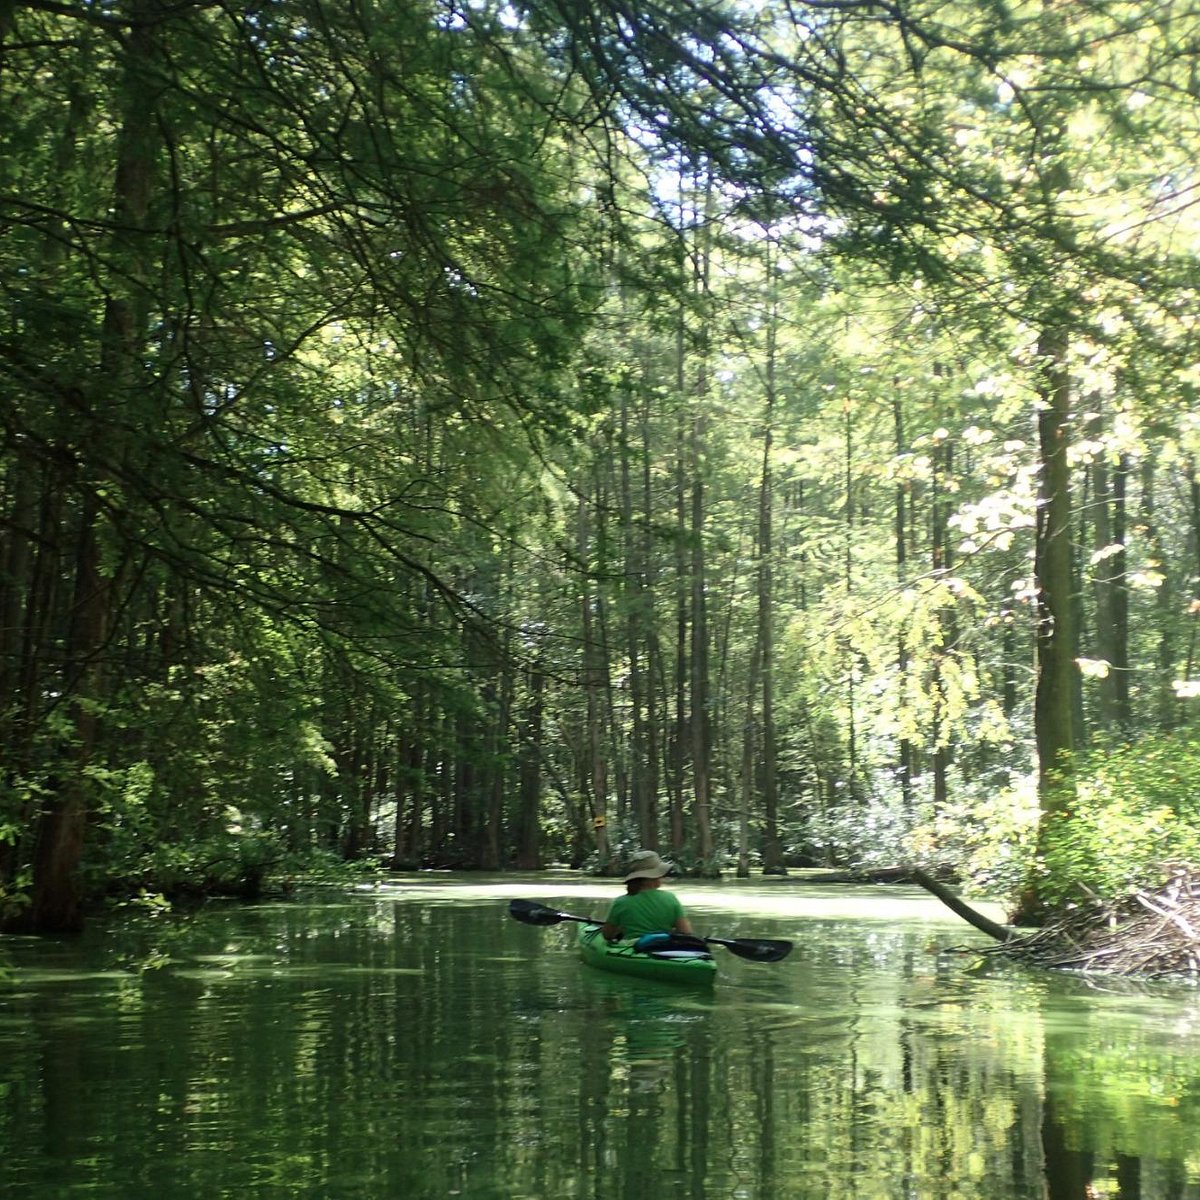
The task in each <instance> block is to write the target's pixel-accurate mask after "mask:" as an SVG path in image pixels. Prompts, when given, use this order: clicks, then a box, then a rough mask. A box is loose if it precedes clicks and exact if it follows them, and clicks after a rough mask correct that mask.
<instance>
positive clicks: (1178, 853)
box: [1040, 735, 1200, 905]
mask: <svg viewBox="0 0 1200 1200" xmlns="http://www.w3.org/2000/svg"><path fill="white" fill-rule="evenodd" d="M1077 779H1078V792H1077V799H1076V803H1075V807H1074V808H1073V809H1072V810H1071V811H1070V812H1065V813H1062V814H1060V815H1058V816H1057V817H1056V818H1055V819H1054V820H1053V821H1052V822H1051V823H1050V824H1049V826H1048V828H1047V829H1046V831H1045V833H1044V835H1043V837H1042V840H1041V846H1040V863H1041V868H1042V870H1043V871H1044V872H1045V876H1046V883H1045V889H1046V894H1047V896H1048V897H1049V898H1050V899H1051V900H1052V902H1057V903H1059V904H1063V905H1065V904H1069V903H1071V902H1075V901H1078V900H1079V899H1080V898H1081V897H1082V896H1085V895H1092V894H1094V895H1095V896H1097V897H1098V898H1099V899H1101V900H1103V901H1113V900H1120V899H1122V898H1123V897H1125V896H1128V895H1130V894H1131V893H1133V892H1136V891H1139V890H1141V889H1151V890H1153V889H1156V888H1158V887H1160V886H1162V884H1164V883H1165V882H1166V880H1167V879H1168V877H1169V876H1170V874H1171V868H1172V867H1173V866H1184V867H1190V868H1192V869H1193V870H1194V869H1195V867H1196V866H1197V865H1198V864H1200V742H1197V741H1196V740H1195V739H1194V738H1192V737H1190V736H1188V735H1176V736H1150V737H1145V738H1142V739H1140V740H1139V741H1137V742H1136V743H1133V744H1131V745H1128V746H1113V747H1110V748H1108V749H1106V750H1104V751H1097V752H1094V753H1092V754H1090V755H1088V756H1086V757H1085V758H1084V759H1082V761H1081V762H1080V763H1079V767H1078V771H1077Z"/></svg>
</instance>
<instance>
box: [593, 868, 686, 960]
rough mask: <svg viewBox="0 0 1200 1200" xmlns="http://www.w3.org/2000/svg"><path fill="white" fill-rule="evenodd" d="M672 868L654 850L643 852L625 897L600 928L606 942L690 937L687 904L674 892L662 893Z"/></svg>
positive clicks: (628, 880)
mask: <svg viewBox="0 0 1200 1200" xmlns="http://www.w3.org/2000/svg"><path fill="white" fill-rule="evenodd" d="M671 869H672V865H671V863H669V862H665V861H664V860H663V859H661V858H659V857H658V855H657V854H655V852H654V851H653V850H639V851H637V853H636V854H634V856H633V858H632V859H630V862H629V874H628V875H626V876H625V895H624V896H618V897H617V898H616V899H615V900H614V901H613V902H612V904H611V905H610V906H609V910H608V917H607V919H606V920H605V922H604V924H603V926H602V927H601V929H600V932H601V934H602V935H603V936H604V938H605V940H607V941H610V942H615V941H616V940H617V939H618V938H636V937H640V936H641V935H642V934H644V933H684V934H690V933H691V932H692V926H691V924H690V923H689V921H688V919H687V917H686V916H684V913H683V905H682V904H680V903H679V897H678V896H676V895H675V893H674V892H665V891H663V890H662V881H663V878H664V877H665V876H666V875H668V874H669V873H670V871H671Z"/></svg>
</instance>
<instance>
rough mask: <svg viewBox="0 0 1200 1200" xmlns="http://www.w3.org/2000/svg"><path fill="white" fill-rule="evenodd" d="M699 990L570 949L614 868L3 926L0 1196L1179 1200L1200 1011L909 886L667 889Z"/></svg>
mask: <svg viewBox="0 0 1200 1200" xmlns="http://www.w3.org/2000/svg"><path fill="white" fill-rule="evenodd" d="M671 886H672V887H673V889H674V890H675V891H677V892H678V893H679V895H680V897H681V898H682V899H683V901H684V903H685V905H686V906H687V909H688V912H689V915H690V916H691V918H692V923H693V925H694V926H695V927H696V929H697V930H698V931H699V932H701V933H706V934H711V935H716V936H721V937H739V936H740V937H770V938H790V939H792V940H793V941H794V942H795V943H796V946H795V950H794V951H793V952H792V954H791V955H790V956H789V957H788V958H786V959H784V960H783V961H782V962H777V963H768V964H764V963H754V962H747V961H743V960H741V959H739V958H737V957H735V956H734V955H732V954H730V953H729V952H728V951H727V950H725V949H722V948H720V947H717V948H715V949H714V954H715V955H716V956H718V958H719V964H720V971H719V976H718V979H717V982H716V985H715V986H714V987H712V988H711V989H709V990H700V991H697V990H695V989H688V988H680V987H675V986H672V985H671V984H667V983H657V982H639V981H638V980H634V979H628V978H625V977H621V976H616V975H609V974H607V973H605V972H602V971H597V970H595V969H593V968H590V967H586V966H584V965H583V964H582V963H581V962H580V960H579V958H578V956H577V952H576V949H575V937H576V930H577V927H576V926H575V925H573V924H569V923H564V924H561V925H556V926H553V927H550V928H532V927H530V926H528V925H523V924H520V923H518V922H516V921H513V920H511V919H510V918H509V916H508V911H507V909H508V902H509V901H510V900H511V899H513V898H514V897H526V898H529V899H532V900H536V901H538V902H540V903H543V904H546V905H549V906H552V907H555V908H558V909H562V910H565V911H567V912H572V913H578V914H581V915H584V916H588V915H591V914H592V913H597V912H603V911H604V907H605V902H606V901H607V900H608V899H610V898H611V897H613V896H614V895H616V894H617V892H618V891H619V890H620V885H619V883H610V882H608V881H602V880H597V879H593V878H589V877H583V876H579V875H575V874H568V873H562V874H545V875H538V876H536V877H532V878H528V879H525V880H524V881H522V880H521V879H518V878H516V877H514V876H506V877H500V876H484V875H453V874H412V875H401V876H395V877H389V878H388V879H387V880H386V881H385V882H382V883H380V884H377V885H375V884H372V885H364V886H362V887H358V888H347V889H342V890H338V891H332V892H331V891H325V892H312V893H301V894H299V895H298V896H297V898H295V899H291V900H288V901H280V902H272V903H260V904H255V905H236V904H232V903H231V904H209V905H207V906H205V907H204V908H202V909H200V910H199V911H197V912H194V913H191V914H189V915H186V916H179V915H173V914H169V913H168V914H152V913H145V914H142V913H127V914H124V915H120V916H115V917H108V918H105V919H103V920H97V921H95V922H94V923H93V924H92V926H91V927H90V928H89V929H88V930H87V932H86V933H84V934H83V935H82V936H80V937H78V938H74V939H69V940H45V939H38V940H35V939H26V938H15V937H14V938H2V939H0V1196H2V1197H4V1200H34V1198H36V1200H50V1198H53V1200H62V1198H66V1197H113V1198H120V1200H139V1198H141V1197H147V1198H151V1197H152V1198H154V1200H190V1198H192V1197H196V1198H197V1200H199V1198H201V1197H202V1198H204V1200H218V1198H220V1197H233V1196H236V1197H239V1198H246V1197H262V1198H275V1197H279V1198H281V1200H282V1198H284V1197H287V1198H288V1200H296V1198H308V1197H313V1198H321V1200H357V1198H363V1200H390V1198H393V1197H394V1198H397V1200H444V1198H445V1197H463V1198H465V1200H484V1198H487V1200H566V1198H571V1197H580V1198H584V1197H587V1198H591V1200H643V1198H645V1200H649V1198H651V1197H653V1198H661V1197H693V1198H696V1200H700V1198H707V1200H718V1198H724V1197H729V1198H731V1200H732V1198H738V1200H859V1198H861V1200H901V1198H905V1200H907V1198H919V1200H933V1198H938V1197H946V1198H950V1197H954V1198H957V1200H975V1198H979V1200H1008V1198H1016V1197H1020V1198H1023V1200H1024V1198H1031V1200H1032V1198H1035V1197H1036V1198H1046V1197H1049V1198H1050V1200H1065V1198H1070V1200H1083V1198H1084V1197H1090V1198H1092V1200H1095V1198H1099V1197H1111V1198H1116V1197H1120V1198H1121V1200H1195V1198H1200V998H1198V997H1197V994H1196V992H1195V990H1194V989H1191V988H1186V987H1183V986H1181V985H1168V984H1157V985H1151V984H1145V983H1142V984H1137V983H1131V982H1129V981H1127V980H1115V979H1114V980H1105V979H1102V978H1086V977H1082V976H1078V975H1066V974H1054V973H1050V972H1045V971H1034V970H1030V969H1027V968H1021V967H1017V966H1014V965H1012V964H1010V963H1002V962H1000V961H998V960H997V959H996V958H995V957H994V956H986V955H982V954H981V953H980V951H982V950H984V949H986V948H987V947H988V946H989V945H991V943H989V942H987V940H986V939H985V938H984V937H983V936H982V935H980V934H978V933H976V932H975V931H974V930H972V929H971V928H970V927H969V926H967V925H965V924H964V923H963V922H962V921H961V920H959V919H958V918H957V917H955V916H954V915H953V914H951V913H950V912H949V911H948V910H947V909H945V908H944V907H943V906H942V905H941V904H939V902H938V901H937V900H935V899H933V898H932V897H931V896H928V895H927V894H925V893H923V892H921V891H919V890H917V889H915V888H908V887H880V886H875V887H844V886H843V887H838V886H829V885H825V886H813V885H805V884H802V883H799V882H796V881H795V880H790V879H778V880H777V879H771V880H763V879H755V880H749V881H743V880H728V881H721V882H717V883H701V882H698V881H691V880H687V879H683V880H678V881H673V882H672V883H671Z"/></svg>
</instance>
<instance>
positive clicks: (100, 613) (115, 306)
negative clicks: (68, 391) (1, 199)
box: [21, 0, 164, 933]
mask: <svg viewBox="0 0 1200 1200" xmlns="http://www.w3.org/2000/svg"><path fill="white" fill-rule="evenodd" d="M163 19H164V11H163V9H162V8H161V6H160V3H159V0H140V2H139V3H137V4H135V5H134V8H133V10H132V12H131V20H130V26H129V32H128V34H127V36H126V38H125V41H124V61H123V64H122V100H123V109H122V115H121V126H120V129H119V130H118V133H117V140H116V161H115V171H114V185H113V229H114V230H115V231H116V232H115V233H114V235H113V240H112V244H111V246H110V255H111V259H110V261H111V262H112V263H113V264H114V270H113V274H112V276H111V278H110V280H109V289H108V296H107V299H106V301H105V305H104V316H103V320H102V323H101V331H100V361H99V363H98V364H97V365H98V370H97V373H96V379H95V380H94V381H93V380H89V381H80V382H81V387H80V391H79V397H80V403H81V412H80V414H79V416H80V424H81V429H80V431H79V432H80V433H82V435H83V436H82V438H81V439H80V441H81V445H83V446H84V448H85V453H86V452H87V451H89V450H92V449H93V448H96V449H100V448H102V450H103V452H104V453H105V454H106V455H107V456H108V457H109V460H110V461H113V462H117V463H120V462H121V461H122V459H123V458H124V456H125V453H126V446H125V442H126V440H127V438H128V431H131V430H133V429H136V428H137V417H136V415H135V414H134V412H133V404H134V400H135V397H136V396H137V389H136V376H137V374H138V373H139V371H140V369H141V361H140V360H141V355H140V353H139V351H140V347H141V346H142V343H143V340H144V337H145V330H146V324H147V322H146V309H147V301H146V291H145V286H146V281H147V278H148V274H149V271H148V266H147V262H146V257H145V256H146V244H145V241H144V239H143V236H142V234H141V232H140V231H141V230H142V229H143V228H144V227H145V224H146V217H147V212H148V210H149V202H150V195H151V188H152V184H153V172H154V165H155V161H156V158H157V156H158V151H159V148H160V147H159V141H160V138H159V133H158V125H157V107H158V94H159V89H160V86H161V85H160V84H159V83H158V82H157V80H158V77H159V71H160V65H159V64H160V60H161V55H160V52H159V45H158V42H159V25H160V22H161V21H162V20H163ZM113 411H115V412H117V413H118V414H120V415H121V418H123V419H118V420H117V421H115V422H114V421H113V420H112V418H111V415H110V413H111V412H113ZM93 439H94V440H93ZM104 473H105V472H104V470H103V469H102V468H100V467H99V466H98V465H97V466H96V467H95V468H94V469H91V470H89V469H88V468H87V467H85V468H84V469H83V470H82V471H81V472H80V474H79V487H80V491H81V496H82V500H81V504H80V510H79V519H78V520H79V523H78V531H77V539H78V541H77V547H78V549H77V553H76V557H75V572H74V590H73V595H72V602H71V619H70V624H69V628H68V633H67V641H66V661H67V664H68V666H67V669H68V679H67V687H68V689H69V691H68V695H69V696H70V698H71V699H70V710H69V712H70V718H71V724H72V732H71V740H72V746H71V751H70V753H69V755H67V756H66V757H65V763H66V770H65V774H64V777H63V778H61V779H59V780H58V781H57V786H56V787H55V788H54V789H53V790H52V792H51V794H50V795H49V796H48V797H47V799H46V801H45V803H44V805H43V808H42V811H41V814H40V816H39V819H38V822H37V831H36V842H35V850H34V858H33V872H32V884H31V889H30V904H29V908H28V910H27V912H26V913H24V914H22V916H21V922H22V925H24V926H25V927H27V928H30V929H32V930H35V931H38V932H47V933H49V932H59V931H70V930H75V929H78V928H79V927H80V925H81V924H82V921H83V912H82V907H81V904H82V890H81V883H80V880H79V873H78V868H79V863H80V860H81V859H82V857H83V849H84V843H85V838H86V829H87V821H88V815H89V812H90V809H91V804H92V796H91V780H90V777H89V775H88V773H87V767H88V766H89V765H90V764H91V761H92V758H93V754H94V752H95V750H96V746H97V741H98V737H99V722H100V713H101V710H102V708H103V705H104V700H105V691H104V686H105V683H104V672H103V661H102V656H103V653H104V648H105V644H106V642H107V639H108V632H109V628H110V625H111V620H112V611H113V604H114V598H113V590H114V589H113V580H112V575H111V573H110V571H109V570H106V567H105V564H104V561H103V554H102V547H101V536H102V531H101V521H102V515H101V514H102V505H101V493H100V489H101V483H100V480H101V478H102V477H103V475H104Z"/></svg>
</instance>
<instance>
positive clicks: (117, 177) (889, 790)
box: [0, 0, 1200, 932]
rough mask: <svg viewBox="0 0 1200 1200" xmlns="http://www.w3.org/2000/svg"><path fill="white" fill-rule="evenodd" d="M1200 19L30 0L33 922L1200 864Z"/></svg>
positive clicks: (755, 2)
mask: <svg viewBox="0 0 1200 1200" xmlns="http://www.w3.org/2000/svg"><path fill="white" fill-rule="evenodd" d="M1198 95H1200V5H1197V4H1195V3H1193V2H1192V0H1110V2H1104V3H1099V2H1096V3H1093V2H1090V0H639V3H636V4H634V3H631V2H630V0H590V2H589V3H586V4H582V3H577V2H575V0H512V2H511V3H508V2H504V0H405V2H402V3H380V2H379V0H287V2H285V0H255V2H253V3H249V4H238V5H235V4H230V3H227V2H226V0H77V2H75V3H69V4H68V3H62V2H60V0H3V2H0V113H3V114H4V115H3V117H0V229H2V231H3V236H2V237H0V289H2V298H3V299H2V302H3V322H2V324H0V923H2V924H3V925H4V926H5V927H7V928H9V929H22V930H28V931H34V932H53V931H60V930H70V929H74V928H78V926H79V924H80V922H81V921H82V920H83V919H84V914H85V913H86V912H87V911H88V909H89V908H90V907H91V906H93V905H94V904H95V903H96V902H97V901H99V900H102V899H104V898H105V897H122V898H128V897H140V898H141V899H142V900H143V901H144V902H145V903H156V902H161V900H162V898H163V897H166V898H168V899H170V898H174V897H183V896H187V895H203V894H206V893H208V892H212V891H215V890H235V891H240V892H241V893H243V894H253V893H254V891H255V890H256V889H258V888H260V887H261V886H262V884H263V880H264V877H267V876H273V875H286V874H287V873H289V872H297V873H298V872H302V871H305V870H312V869H315V868H316V867H318V866H320V865H321V864H326V865H327V866H328V867H329V868H330V869H333V868H335V867H336V864H339V863H342V862H347V863H351V864H356V865H358V866H361V867H364V868H365V867H367V866H380V865H382V866H384V867H396V868H405V869H410V868H418V867H452V868H462V869H468V868H480V869H485V870H493V871H494V870H504V869H513V870H517V871H521V872H530V871H534V870H537V869H539V868H541V867H543V866H545V865H548V864H550V863H557V864H569V865H571V866H574V867H578V868H583V869H587V870H591V871H595V872H598V873H602V874H603V873H612V872H613V871H614V870H615V868H616V865H617V863H618V862H619V860H621V858H622V857H623V856H624V855H625V854H626V853H627V852H628V851H629V850H630V849H631V848H634V847H637V846H644V847H650V848H657V849H661V850H662V851H663V853H669V854H670V855H671V856H672V857H673V858H674V859H675V861H676V862H677V863H678V864H679V865H680V867H681V868H682V869H684V870H686V871H688V872H690V873H694V874H697V875H701V876H712V875H715V874H717V873H719V872H726V873H734V872H735V873H737V874H740V875H746V874H749V873H759V872H765V873H769V874H776V873H782V872H786V871H787V870H788V869H789V868H792V869H794V868H797V867H803V866H825V865H829V866H853V867H856V868H870V867H872V866H889V865H893V864H897V863H915V864H919V865H921V866H922V867H924V868H925V869H927V870H930V871H938V872H944V873H946V874H947V875H950V876H952V877H955V878H957V879H959V880H962V881H964V882H967V883H968V884H970V885H971V886H973V887H977V888H979V889H983V890H985V891H987V892H988V893H989V894H991V895H1000V896H1006V897H1008V898H1009V899H1010V900H1011V902H1012V904H1013V906H1014V911H1015V912H1017V913H1024V914H1025V915H1026V916H1029V917H1034V916H1036V915H1037V914H1039V913H1045V912H1047V911H1053V910H1054V909H1055V908H1056V907H1061V906H1063V905H1066V904H1069V903H1070V902H1071V901H1072V900H1073V899H1075V898H1077V897H1078V896H1079V895H1080V889H1086V890H1087V893H1088V894H1090V895H1099V896H1110V897H1118V896H1121V895H1124V894H1126V893H1128V892H1129V891H1130V890H1135V889H1137V888H1140V887H1146V886H1153V885H1154V884H1155V883H1156V882H1158V881H1160V880H1161V879H1162V878H1163V876H1164V874H1165V873H1169V872H1171V871H1178V870H1179V869H1181V867H1186V866H1187V865H1188V864H1195V863H1200V743H1198V742H1197V735H1196V729H1197V726H1196V718H1197V712H1196V705H1197V703H1200V662H1197V661H1196V660H1197V651H1198V646H1197V634H1198V628H1200V627H1198V621H1200V590H1198V589H1200V479H1198V478H1197V471H1196V458H1197V454H1198V453H1200V408H1198V407H1197V404H1196V391H1197V386H1198V385H1200V357H1198V354H1197V333H1198V330H1197V322H1198V321H1200V307H1198V303H1197V301H1198V297H1197V290H1198V287H1200V270H1198V268H1200V257H1198V255H1200V208H1198V207H1197V203H1196V202H1197V200H1198V199H1200V190H1198V183H1200V179H1198V176H1197V167H1196V162H1197V158H1198V150H1200V104H1198V103H1197V100H1198Z"/></svg>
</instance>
